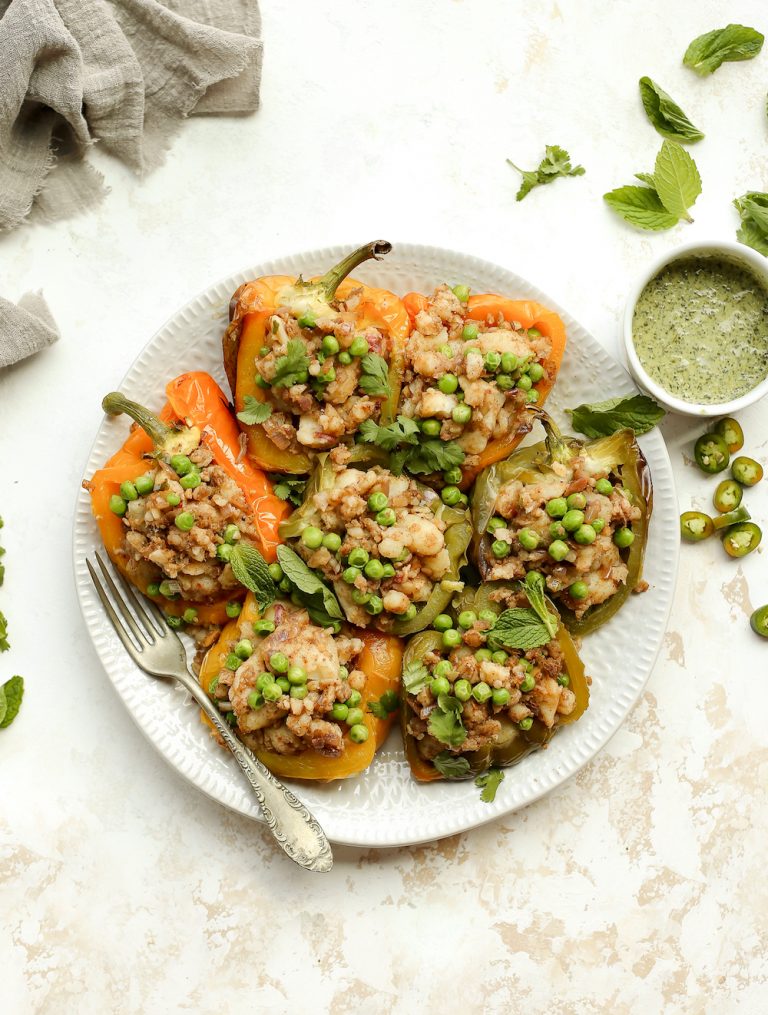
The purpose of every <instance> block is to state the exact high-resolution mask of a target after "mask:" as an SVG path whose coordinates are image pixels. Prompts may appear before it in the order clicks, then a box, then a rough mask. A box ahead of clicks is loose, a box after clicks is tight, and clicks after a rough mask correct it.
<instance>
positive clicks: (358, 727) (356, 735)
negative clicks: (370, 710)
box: [349, 723, 370, 744]
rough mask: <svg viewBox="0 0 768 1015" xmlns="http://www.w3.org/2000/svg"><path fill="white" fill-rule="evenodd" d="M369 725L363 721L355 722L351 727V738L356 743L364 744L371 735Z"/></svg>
mask: <svg viewBox="0 0 768 1015" xmlns="http://www.w3.org/2000/svg"><path fill="white" fill-rule="evenodd" d="M369 735H370V734H369V732H368V727H367V726H365V725H364V724H363V723H355V725H354V726H352V727H350V730H349V739H350V740H351V741H352V742H353V743H355V744H364V743H365V741H366V740H367V739H368V737H369Z"/></svg>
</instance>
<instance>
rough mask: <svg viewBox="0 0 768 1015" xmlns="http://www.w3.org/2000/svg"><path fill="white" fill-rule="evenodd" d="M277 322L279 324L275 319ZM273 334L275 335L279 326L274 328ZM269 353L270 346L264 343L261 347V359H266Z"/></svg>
mask: <svg viewBox="0 0 768 1015" xmlns="http://www.w3.org/2000/svg"><path fill="white" fill-rule="evenodd" d="M275 324H277V321H275ZM272 334H273V335H275V334H277V328H273V329H272ZM269 353H270V348H269V346H268V345H262V346H260V347H259V356H260V357H261V359H264V357H265V356H269Z"/></svg>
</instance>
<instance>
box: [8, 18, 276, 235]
mask: <svg viewBox="0 0 768 1015" xmlns="http://www.w3.org/2000/svg"><path fill="white" fill-rule="evenodd" d="M260 30H261V19H260V16H259V9H258V4H257V0H163V2H162V3H160V2H158V0H0V232H2V231H3V230H6V229H12V228H13V227H14V226H16V225H18V224H19V223H20V222H22V221H23V220H24V219H25V218H26V217H27V216H28V215H29V213H30V211H31V210H32V208H33V206H34V210H35V215H36V216H37V215H39V216H40V217H42V218H43V219H47V220H52V219H57V218H66V217H67V216H69V215H71V214H74V213H75V212H79V211H82V210H83V209H84V208H87V207H89V206H90V205H92V204H94V203H95V202H96V201H98V200H100V199H101V198H102V197H103V196H104V194H105V193H106V188H105V186H104V182H103V179H102V177H101V174H100V173H98V172H97V171H96V170H95V169H94V168H93V167H92V166H90V165H89V163H88V162H87V161H86V160H85V158H84V155H85V153H86V152H87V150H88V148H89V147H90V146H91V145H92V144H93V143H94V142H98V143H99V144H101V145H102V147H103V148H104V149H106V150H107V151H109V152H110V153H111V154H112V155H115V156H117V158H119V159H122V161H123V162H126V163H127V164H128V165H129V166H130V167H131V168H132V169H134V170H136V171H137V172H139V173H143V172H146V171H148V170H150V169H153V168H155V167H156V166H157V165H159V164H160V163H161V162H162V160H163V157H164V155H165V153H166V151H167V149H168V146H169V144H170V142H171V140H172V137H173V135H174V133H175V132H176V131H177V130H178V128H179V126H180V124H181V121H182V120H183V119H184V118H185V117H187V116H189V115H190V114H192V113H205V114H217V113H225V114H238V113H249V112H253V111H254V110H255V109H257V108H258V104H259V85H260V80H261V61H262V44H261V41H260V38H259V34H260Z"/></svg>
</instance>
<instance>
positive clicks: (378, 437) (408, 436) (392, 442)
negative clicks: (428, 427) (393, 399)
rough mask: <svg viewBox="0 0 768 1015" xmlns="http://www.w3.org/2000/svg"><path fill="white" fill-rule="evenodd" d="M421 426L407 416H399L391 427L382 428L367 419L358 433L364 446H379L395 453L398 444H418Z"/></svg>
mask: <svg viewBox="0 0 768 1015" xmlns="http://www.w3.org/2000/svg"><path fill="white" fill-rule="evenodd" d="M420 432H421V431H420V430H419V425H418V423H416V422H415V421H414V420H412V419H409V418H408V417H407V416H398V417H397V419H396V420H395V422H394V423H390V424H389V426H380V425H379V424H378V423H377V422H376V421H375V420H373V419H366V420H364V421H363V422H362V423H361V424H360V429H359V431H358V434H359V437H360V440H361V441H362V442H363V443H364V444H377V445H378V446H379V447H380V448H383V449H384V450H385V451H394V449H395V448H396V447H397V446H398V444H418V441H419V434H420Z"/></svg>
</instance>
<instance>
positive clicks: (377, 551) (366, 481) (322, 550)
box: [296, 466, 452, 628]
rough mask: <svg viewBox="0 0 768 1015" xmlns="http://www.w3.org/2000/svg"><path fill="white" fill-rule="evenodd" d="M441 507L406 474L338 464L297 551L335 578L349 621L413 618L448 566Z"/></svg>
mask: <svg viewBox="0 0 768 1015" xmlns="http://www.w3.org/2000/svg"><path fill="white" fill-rule="evenodd" d="M440 504H441V502H440V498H439V497H438V495H437V494H436V493H435V492H434V491H432V490H428V489H425V488H424V487H422V486H420V485H419V484H417V483H415V482H414V481H413V480H412V479H409V478H408V477H407V476H394V475H392V473H391V472H389V471H388V470H387V469H383V468H381V467H380V466H374V467H373V468H370V469H368V470H367V471H365V472H363V471H361V470H360V469H349V468H344V467H341V468H339V469H337V471H336V477H335V483H334V486H333V489H331V490H322V491H319V492H318V493H316V494H314V496H313V499H312V508H313V511H312V524H309V525H306V526H305V527H304V529H303V530H302V532H301V536H300V538H299V540H298V541H297V544H296V549H297V551H298V552H299V553H300V554H301V556H302V557H303V558H304V560H305V561H306V562H307V564H308V565H309V567H311V568H313V569H314V570H315V571H317V572H318V573H319V574H320V575H321V576H322V577H323V578H324V579H326V580H328V581H330V582H332V583H333V585H334V588H335V591H336V594H337V596H338V598H339V601H340V602H341V605H342V607H343V608H344V612H345V614H346V616H347V619H348V620H349V621H351V623H353V624H356V625H357V626H358V627H368V626H369V625H370V624H371V623H376V625H377V626H379V627H384V628H386V627H387V625H388V624H391V622H392V621H393V620H395V619H396V618H398V617H403V618H405V619H407V620H412V619H413V618H414V617H415V616H416V614H417V612H418V610H419V607H420V606H423V604H424V603H426V601H427V600H428V599H429V597H430V595H431V593H432V590H433V589H434V587H435V585H436V584H437V583H438V582H439V581H440V580H441V579H442V578H444V577H445V575H446V574H447V573H448V571H449V570H450V569H451V564H452V562H451V558H450V553H449V550H448V547H447V546H446V541H445V531H446V529H447V527H448V523H447V522H446V521H445V520H444V519H443V518H442V511H441V508H440Z"/></svg>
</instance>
